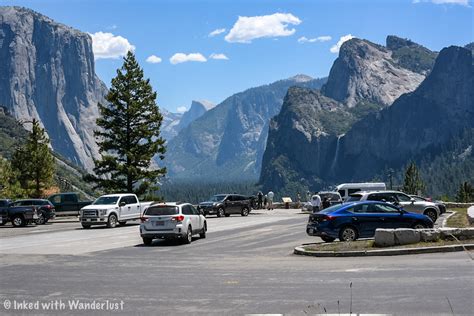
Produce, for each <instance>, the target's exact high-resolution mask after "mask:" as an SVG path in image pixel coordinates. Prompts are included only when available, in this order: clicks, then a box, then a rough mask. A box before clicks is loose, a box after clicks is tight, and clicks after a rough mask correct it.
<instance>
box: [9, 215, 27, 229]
mask: <svg viewBox="0 0 474 316" xmlns="http://www.w3.org/2000/svg"><path fill="white" fill-rule="evenodd" d="M12 225H13V226H14V227H23V226H26V221H25V220H24V219H23V217H21V216H15V217H14V218H13V219H12Z"/></svg>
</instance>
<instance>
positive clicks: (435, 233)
mask: <svg viewBox="0 0 474 316" xmlns="http://www.w3.org/2000/svg"><path fill="white" fill-rule="evenodd" d="M416 231H417V232H418V233H419V234H420V240H421V241H423V242H435V241H438V240H439V239H440V237H441V233H440V232H439V230H437V229H417V230H416Z"/></svg>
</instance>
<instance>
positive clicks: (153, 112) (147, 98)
mask: <svg viewBox="0 0 474 316" xmlns="http://www.w3.org/2000/svg"><path fill="white" fill-rule="evenodd" d="M155 99H156V92H154V91H153V89H152V87H151V85H150V80H149V79H144V78H143V70H142V69H141V68H140V66H139V64H138V62H137V60H136V59H135V55H134V54H133V53H132V52H128V54H127V56H126V57H125V58H124V63H123V65H122V67H121V68H120V69H118V70H117V76H116V77H115V78H113V79H112V87H111V88H110V90H109V93H108V94H107V96H106V100H107V101H108V102H107V104H100V103H99V105H98V106H99V110H100V114H101V116H100V117H99V118H98V119H97V125H98V126H99V127H100V129H99V130H97V131H95V136H96V139H97V144H98V146H99V151H100V154H101V159H100V160H95V168H94V173H95V175H89V176H87V177H86V179H89V180H92V181H94V182H95V184H96V186H95V188H100V189H102V190H103V191H105V192H134V193H136V194H138V195H141V194H143V193H145V192H146V191H147V190H148V189H150V188H153V189H154V188H156V183H157V182H158V179H159V178H160V177H161V176H163V175H164V174H165V173H166V169H165V168H158V167H154V166H152V159H153V157H154V156H155V155H158V157H159V158H160V159H163V158H164V154H165V152H166V149H165V146H164V143H165V141H164V139H163V138H162V137H160V127H161V122H162V120H163V116H162V115H161V113H160V111H159V109H158V106H157V105H156V103H155Z"/></svg>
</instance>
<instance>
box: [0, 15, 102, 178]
mask: <svg viewBox="0 0 474 316" xmlns="http://www.w3.org/2000/svg"><path fill="white" fill-rule="evenodd" d="M0 60H1V63H0V105H1V106H3V107H5V108H6V109H7V110H8V111H9V112H10V113H11V115H12V116H13V117H15V118H16V119H18V120H21V121H29V120H31V119H32V118H37V119H38V120H39V121H40V122H41V125H42V126H43V127H44V128H45V129H46V131H47V133H48V136H49V137H50V139H51V145H52V147H53V149H54V150H55V151H57V152H58V153H59V154H61V155H62V156H64V157H66V158H67V159H69V160H70V161H72V162H74V163H76V164H78V165H80V166H82V167H84V168H85V169H87V170H89V171H90V170H91V169H92V168H93V159H92V157H97V154H98V148H97V145H96V143H95V139H94V135H93V131H94V129H96V125H95V120H96V118H97V116H98V109H97V103H98V102H99V101H102V100H103V98H104V96H105V94H106V92H107V88H106V86H105V85H104V83H103V82H102V81H100V80H99V78H98V77H97V76H96V74H95V66H94V55H93V52H92V40H91V37H90V36H89V35H88V34H86V33H83V32H80V31H78V30H75V29H73V28H70V27H68V26H65V25H63V24H59V23H56V22H55V21H53V20H51V19H50V18H48V17H46V16H44V15H41V14H39V13H37V12H35V11H32V10H29V9H25V8H20V7H0ZM25 126H26V127H27V128H28V124H26V125H25Z"/></svg>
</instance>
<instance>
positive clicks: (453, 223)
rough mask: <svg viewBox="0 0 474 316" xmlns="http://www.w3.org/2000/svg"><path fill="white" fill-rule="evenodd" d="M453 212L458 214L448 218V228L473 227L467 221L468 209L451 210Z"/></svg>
mask: <svg viewBox="0 0 474 316" xmlns="http://www.w3.org/2000/svg"><path fill="white" fill-rule="evenodd" d="M451 211H455V212H456V214H454V215H452V216H451V217H450V218H448V221H447V223H446V226H447V227H457V228H463V227H471V226H470V225H469V221H468V219H467V208H453V209H451Z"/></svg>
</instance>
